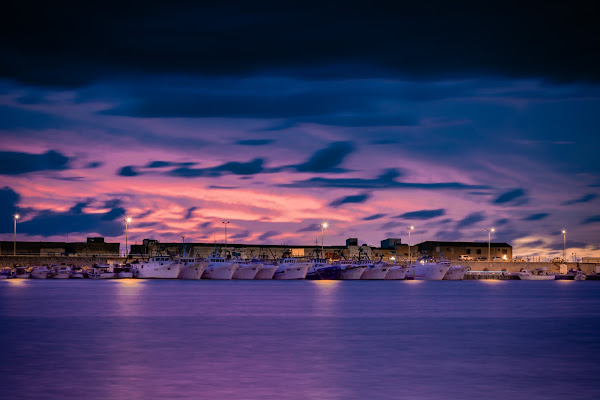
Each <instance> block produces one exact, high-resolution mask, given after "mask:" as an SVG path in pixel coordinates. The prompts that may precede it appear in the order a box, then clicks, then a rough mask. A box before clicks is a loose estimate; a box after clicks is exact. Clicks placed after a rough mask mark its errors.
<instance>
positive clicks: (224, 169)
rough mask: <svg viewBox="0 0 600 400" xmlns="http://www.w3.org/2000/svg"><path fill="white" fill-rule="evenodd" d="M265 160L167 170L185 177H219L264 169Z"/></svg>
mask: <svg viewBox="0 0 600 400" xmlns="http://www.w3.org/2000/svg"><path fill="white" fill-rule="evenodd" d="M263 162H264V161H263V160H262V159H260V158H256V159H254V160H252V161H249V162H247V163H243V162H228V163H225V164H223V165H220V166H218V167H213V168H189V167H181V168H176V169H173V170H171V171H169V172H167V174H168V175H171V176H178V177H183V178H197V177H219V176H222V175H228V174H233V175H253V174H259V173H261V172H263V171H264V167H263Z"/></svg>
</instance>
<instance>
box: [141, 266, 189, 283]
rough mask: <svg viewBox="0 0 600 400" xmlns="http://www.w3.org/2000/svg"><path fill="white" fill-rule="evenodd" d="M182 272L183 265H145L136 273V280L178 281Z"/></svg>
mask: <svg viewBox="0 0 600 400" xmlns="http://www.w3.org/2000/svg"><path fill="white" fill-rule="evenodd" d="M180 272H181V265H178V264H177V263H170V264H164V265H144V268H140V269H138V270H137V271H136V273H135V276H136V278H140V279H177V277H178V276H179V273H180Z"/></svg>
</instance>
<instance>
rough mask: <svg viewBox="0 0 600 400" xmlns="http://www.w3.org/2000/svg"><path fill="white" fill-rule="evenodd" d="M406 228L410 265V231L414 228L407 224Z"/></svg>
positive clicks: (410, 261) (410, 262)
mask: <svg viewBox="0 0 600 400" xmlns="http://www.w3.org/2000/svg"><path fill="white" fill-rule="evenodd" d="M406 229H407V230H408V265H411V264H412V252H411V251H410V231H412V230H413V229H415V227H414V226H407V227H406Z"/></svg>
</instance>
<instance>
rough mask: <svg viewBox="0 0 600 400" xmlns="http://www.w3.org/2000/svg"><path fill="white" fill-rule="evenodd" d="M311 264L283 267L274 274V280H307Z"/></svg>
mask: <svg viewBox="0 0 600 400" xmlns="http://www.w3.org/2000/svg"><path fill="white" fill-rule="evenodd" d="M309 268H310V264H308V263H306V264H303V263H296V264H289V265H281V266H279V267H278V268H277V271H275V274H273V279H286V280H290V279H305V278H306V274H307V273H308V269H309Z"/></svg>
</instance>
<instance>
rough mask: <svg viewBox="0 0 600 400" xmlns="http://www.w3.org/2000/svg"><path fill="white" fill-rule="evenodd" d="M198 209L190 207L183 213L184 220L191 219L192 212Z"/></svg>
mask: <svg viewBox="0 0 600 400" xmlns="http://www.w3.org/2000/svg"><path fill="white" fill-rule="evenodd" d="M197 209H198V207H190V208H188V209H187V211H186V213H185V217H184V219H190V218H192V215H193V213H194V211H196V210H197Z"/></svg>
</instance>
